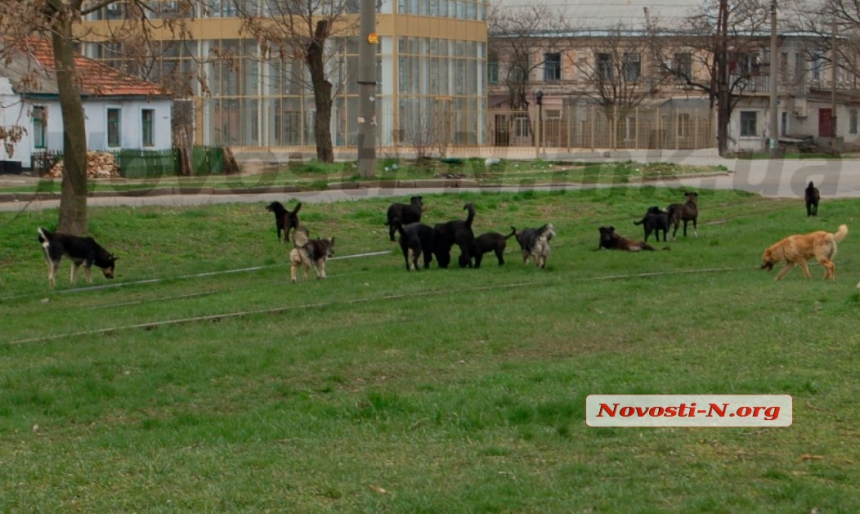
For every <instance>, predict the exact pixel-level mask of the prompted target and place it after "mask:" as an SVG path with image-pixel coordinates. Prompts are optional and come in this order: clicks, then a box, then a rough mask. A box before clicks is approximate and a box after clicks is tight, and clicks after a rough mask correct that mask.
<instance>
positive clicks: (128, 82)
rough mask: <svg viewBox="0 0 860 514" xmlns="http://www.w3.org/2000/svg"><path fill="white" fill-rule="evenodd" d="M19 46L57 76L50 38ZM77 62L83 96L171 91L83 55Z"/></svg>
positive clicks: (158, 94) (79, 56) (165, 93)
mask: <svg viewBox="0 0 860 514" xmlns="http://www.w3.org/2000/svg"><path fill="white" fill-rule="evenodd" d="M17 46H18V47H19V48H21V49H22V50H23V51H24V52H25V53H26V54H28V55H29V56H30V57H31V58H33V59H35V60H36V61H38V64H39V66H40V67H41V68H43V69H44V70H45V73H46V74H47V75H48V76H49V77H50V79H51V80H55V79H56V75H55V73H54V69H55V67H54V49H53V46H52V45H51V42H50V41H48V40H47V39H36V38H32V39H29V40H27V41H24V42H22V43H19V44H18V45H17ZM75 65H76V66H77V69H78V77H79V80H80V84H81V95H84V96H166V95H168V94H169V92H168V91H167V90H166V89H165V88H163V87H161V86H159V85H158V84H155V83H152V82H147V81H145V80H141V79H138V78H136V77H133V76H131V75H128V74H126V73H123V72H121V71H119V70H117V69H116V68H112V67H110V66H108V65H106V64H102V63H100V62H98V61H95V60H93V59H89V58H87V57H84V56H82V55H76V56H75ZM30 92H34V93H35V92H40V91H30ZM45 92H47V91H45Z"/></svg>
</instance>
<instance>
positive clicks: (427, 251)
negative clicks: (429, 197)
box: [392, 218, 433, 271]
mask: <svg viewBox="0 0 860 514" xmlns="http://www.w3.org/2000/svg"><path fill="white" fill-rule="evenodd" d="M392 223H393V225H394V227H395V229H396V230H397V232H399V233H400V249H401V250H402V251H403V258H404V259H405V260H406V271H411V270H415V271H418V259H419V258H420V257H421V256H422V255H423V256H424V269H427V268H429V267H430V263H431V262H432V261H433V227H430V226H429V225H425V224H423V223H420V222H416V223H410V224H408V225H406V226H405V227H404V226H403V225H402V224H401V223H400V220H398V219H396V218H395V219H394V221H393V222H392Z"/></svg>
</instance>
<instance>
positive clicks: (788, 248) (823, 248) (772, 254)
mask: <svg viewBox="0 0 860 514" xmlns="http://www.w3.org/2000/svg"><path fill="white" fill-rule="evenodd" d="M847 235H848V226H847V225H839V230H837V231H836V233H834V234H831V233H830V232H825V231H823V230H819V231H818V232H812V233H809V234H798V235H794V236H788V237H786V238H785V239H783V240H782V241H779V242H778V243H776V244H774V245H772V246H771V247H770V248H768V249H767V250H765V251H764V254H763V255H762V256H761V268H762V269H766V270H768V271H770V270H772V269H773V267H774V265H775V264H778V263H779V261H782V260H785V262H786V264H785V267H784V268H782V270H780V272H779V273H777V274H776V280H779V279H781V278H782V277H784V276H785V274H786V273H788V272H789V271H791V270H792V269H794V267H795V266H797V265H798V264H799V265H800V267H801V269H803V274H804V275H806V278H811V275H810V274H809V268H807V267H806V261H807V260H809V259H812V258H815V259H816V260H817V261H818V262H819V264H821V265H822V266H824V280H827V279H828V278H829V279H830V280H836V265H835V264H833V258H834V257H836V243H838V242H840V241H842V240H843V239H845V237H846V236H847Z"/></svg>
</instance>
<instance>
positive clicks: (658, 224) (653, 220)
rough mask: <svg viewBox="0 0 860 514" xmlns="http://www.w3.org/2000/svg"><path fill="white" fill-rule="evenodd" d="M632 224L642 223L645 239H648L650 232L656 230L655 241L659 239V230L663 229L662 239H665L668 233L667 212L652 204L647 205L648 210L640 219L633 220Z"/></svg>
mask: <svg viewBox="0 0 860 514" xmlns="http://www.w3.org/2000/svg"><path fill="white" fill-rule="evenodd" d="M633 224H634V225H642V226H643V227H642V228H644V229H645V241H646V242H647V241H648V236H650V235H651V232H656V236H657V241H659V240H660V231H661V230H662V231H663V241H666V238H667V237H668V233H669V213H668V212H666V211H664V210H663V209H661V208H659V207H657V206H654V207H649V208H648V212H646V213H645V216H643V217H642V219H641V220H640V221H634V222H633Z"/></svg>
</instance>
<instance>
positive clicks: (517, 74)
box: [510, 55, 529, 84]
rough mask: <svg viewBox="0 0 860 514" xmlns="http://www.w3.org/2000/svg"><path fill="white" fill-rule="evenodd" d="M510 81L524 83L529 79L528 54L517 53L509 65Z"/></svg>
mask: <svg viewBox="0 0 860 514" xmlns="http://www.w3.org/2000/svg"><path fill="white" fill-rule="evenodd" d="M510 77H511V82H513V83H515V84H520V83H525V82H528V80H529V56H528V55H519V56H517V58H516V60H515V61H514V64H513V66H512V67H511V74H510Z"/></svg>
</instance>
